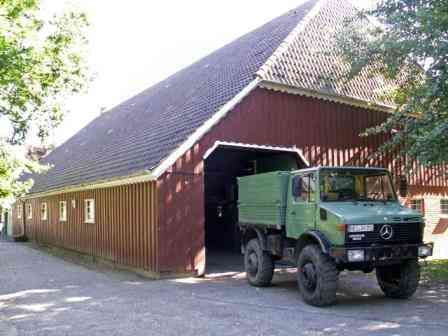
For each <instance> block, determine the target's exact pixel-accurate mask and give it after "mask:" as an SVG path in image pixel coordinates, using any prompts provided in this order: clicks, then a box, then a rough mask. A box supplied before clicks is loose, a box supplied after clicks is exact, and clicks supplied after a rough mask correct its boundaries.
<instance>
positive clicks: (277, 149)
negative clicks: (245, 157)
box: [203, 141, 310, 167]
mask: <svg viewBox="0 0 448 336" xmlns="http://www.w3.org/2000/svg"><path fill="white" fill-rule="evenodd" d="M220 146H227V147H235V148H248V149H260V150H267V151H272V152H284V153H294V154H297V156H298V157H299V158H300V159H301V160H302V161H303V163H305V164H306V165H307V166H308V167H309V166H310V163H309V162H308V160H307V159H306V158H305V156H304V155H303V152H302V151H301V150H300V149H299V148H297V147H295V146H293V147H279V146H267V145H255V144H245V143H240V142H228V141H215V143H214V145H213V146H212V147H210V148H209V149H208V150H207V151H206V152H205V154H204V156H203V159H204V160H206V159H207V158H208V157H209V156H210V155H212V154H213V152H214V151H215V150H216V149H217V148H218V147H220Z"/></svg>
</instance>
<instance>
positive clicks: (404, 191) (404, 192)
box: [400, 175, 408, 198]
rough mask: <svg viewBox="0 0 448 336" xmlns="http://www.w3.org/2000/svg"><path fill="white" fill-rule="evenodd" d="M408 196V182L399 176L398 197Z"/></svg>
mask: <svg viewBox="0 0 448 336" xmlns="http://www.w3.org/2000/svg"><path fill="white" fill-rule="evenodd" d="M407 196H408V180H407V179H406V176H404V175H401V176H400V197H403V198H404V197H407Z"/></svg>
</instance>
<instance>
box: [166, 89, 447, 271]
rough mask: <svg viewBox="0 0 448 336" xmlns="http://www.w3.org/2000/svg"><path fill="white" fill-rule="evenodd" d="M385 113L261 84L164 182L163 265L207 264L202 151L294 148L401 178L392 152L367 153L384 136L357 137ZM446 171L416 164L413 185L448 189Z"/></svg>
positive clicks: (320, 160) (321, 160) (325, 161)
mask: <svg viewBox="0 0 448 336" xmlns="http://www.w3.org/2000/svg"><path fill="white" fill-rule="evenodd" d="M386 117H387V115H386V114H385V113H383V112H378V111H372V110H365V109H362V108H357V107H351V106H348V105H343V104H338V103H331V102H328V101H323V100H318V99H314V98H308V97H302V96H295V95H290V94H285V93H279V92H274V91H269V90H265V89H256V90H255V91H254V92H253V93H252V94H250V95H249V96H248V97H247V98H246V99H244V100H243V101H242V102H241V103H240V104H239V105H238V106H237V107H236V108H235V109H234V110H233V111H232V112H230V113H229V114H228V115H227V116H226V117H225V118H224V119H223V120H222V121H221V122H220V123H219V124H217V125H216V126H215V127H214V128H213V129H212V130H211V131H210V132H209V133H208V134H207V135H206V136H204V137H203V138H202V139H201V140H200V141H199V142H198V143H197V144H196V145H195V146H194V147H193V148H192V149H191V150H189V151H188V152H187V153H185V154H184V155H183V156H182V157H181V158H180V159H179V160H178V161H177V162H176V163H175V164H174V165H173V166H172V167H171V168H170V169H169V170H168V171H167V172H166V173H165V174H164V175H163V176H162V177H161V178H160V179H159V181H158V195H159V208H160V209H161V212H160V215H159V226H160V231H159V238H160V241H161V242H163V244H160V246H159V262H160V265H161V268H162V270H166V271H168V270H176V271H192V270H197V271H200V269H201V268H202V267H203V263H204V257H203V256H204V195H203V191H204V182H203V155H204V153H205V152H206V151H207V150H208V149H209V148H210V147H212V146H213V144H214V142H215V141H217V140H219V141H233V142H241V143H248V144H258V145H271V146H287V147H291V146H297V147H298V148H300V149H302V150H303V152H304V154H305V156H306V158H307V160H308V161H309V162H310V164H311V165H313V166H314V165H335V166H341V165H354V166H365V165H367V166H380V167H387V168H389V169H390V170H391V171H392V172H393V174H394V175H395V176H398V175H400V174H403V170H402V169H403V162H402V160H400V159H397V158H395V157H394V155H393V154H388V155H385V156H383V157H381V158H376V159H371V158H369V154H371V153H373V152H374V151H375V150H376V149H377V148H378V146H379V145H380V144H381V143H383V142H384V140H385V137H384V136H370V137H368V138H362V137H360V136H359V134H360V133H361V132H363V131H364V130H365V129H366V128H368V127H370V126H374V125H377V124H379V123H381V122H382V121H384V120H385V118H386ZM443 173H446V171H444V169H443V168H442V167H440V168H437V169H436V168H434V169H431V170H424V169H422V168H421V167H418V166H416V167H415V169H414V172H413V173H412V174H411V175H410V177H409V182H410V184H411V185H414V186H420V187H425V188H429V189H428V190H430V189H431V190H432V189H437V188H439V189H440V190H444V191H446V190H447V186H448V184H447V180H446V179H443V178H442V177H441V176H442V174H443ZM184 184H187V186H188V187H186V188H184V187H183V186H184Z"/></svg>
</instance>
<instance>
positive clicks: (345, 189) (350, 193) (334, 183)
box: [320, 170, 396, 202]
mask: <svg viewBox="0 0 448 336" xmlns="http://www.w3.org/2000/svg"><path fill="white" fill-rule="evenodd" d="M320 197H321V200H322V201H323V202H343V201H383V202H384V201H396V196H395V193H394V189H393V188H392V184H391V181H390V178H389V174H387V173H386V172H381V171H379V172H378V171H363V170H361V171H350V170H349V171H333V172H331V171H329V172H326V171H323V172H322V173H321V176H320Z"/></svg>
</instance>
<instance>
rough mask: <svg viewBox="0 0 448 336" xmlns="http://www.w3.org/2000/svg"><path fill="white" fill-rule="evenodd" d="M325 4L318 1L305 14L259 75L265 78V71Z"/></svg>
mask: <svg viewBox="0 0 448 336" xmlns="http://www.w3.org/2000/svg"><path fill="white" fill-rule="evenodd" d="M322 6H323V1H322V0H320V1H318V2H317V3H316V4H315V5H314V7H313V8H312V9H311V10H310V11H309V12H308V14H306V15H305V17H304V18H303V19H302V20H300V22H299V23H298V24H297V26H296V27H295V28H294V29H293V30H292V31H291V32H290V33H289V34H288V35H287V36H286V38H285V39H284V40H283V42H282V43H280V45H279V46H278V48H277V49H276V50H275V51H274V53H273V54H272V55H271V56H270V57H269V58H268V59H267V60H266V62H265V63H264V64H263V65H262V66H261V67H260V69H259V70H258V71H257V76H259V77H261V78H262V79H264V78H265V76H264V75H265V73H266V72H268V71H269V70H270V68H271V66H272V65H273V64H275V63H276V62H277V59H278V58H279V57H281V56H282V54H283V52H284V51H286V50H287V49H288V48H289V46H290V45H291V43H293V42H294V39H295V38H296V36H297V35H299V34H300V33H301V32H302V31H303V30H304V29H305V27H306V26H307V25H308V23H309V22H310V21H311V20H312V19H313V18H314V17H315V16H316V15H317V14H319V12H320V10H321V8H322Z"/></svg>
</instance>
